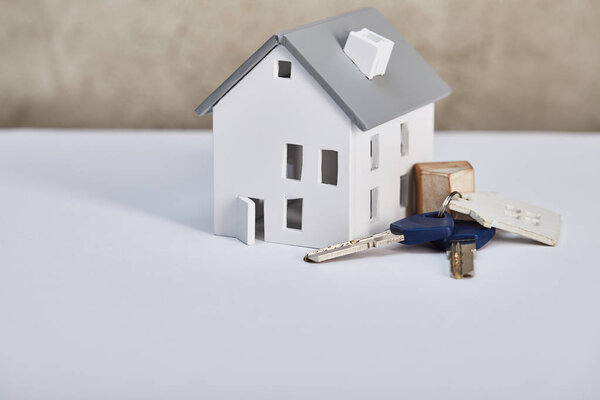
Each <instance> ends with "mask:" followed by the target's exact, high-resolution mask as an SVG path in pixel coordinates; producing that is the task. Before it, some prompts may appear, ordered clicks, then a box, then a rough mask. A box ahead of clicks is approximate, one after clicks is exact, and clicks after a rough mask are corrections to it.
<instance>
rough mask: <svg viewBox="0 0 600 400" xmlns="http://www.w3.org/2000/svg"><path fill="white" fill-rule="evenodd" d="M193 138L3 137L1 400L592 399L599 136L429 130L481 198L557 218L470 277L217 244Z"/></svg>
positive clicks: (484, 260) (598, 292)
mask: <svg viewBox="0 0 600 400" xmlns="http://www.w3.org/2000/svg"><path fill="white" fill-rule="evenodd" d="M211 143H212V136H211V135H210V134H209V133H207V132H203V133H202V132H198V131H196V132H144V131H139V132H122V131H121V132H119V131H112V132H90V131H87V132H86V131H83V132H82V131H39V130H38V131H35V130H8V131H4V132H2V133H0V398H1V399H3V400H7V399H44V400H48V399H245V400H247V399H261V400H265V399H286V400H288V399H311V400H314V399H328V400H329V399H344V400H348V399H401V398H405V399H442V398H443V399H462V400H464V399H545V400H547V399H567V398H568V399H598V398H600V379H599V378H600V289H599V286H600V262H599V261H598V258H599V255H598V253H597V251H598V247H599V245H600V241H599V240H598V238H597V236H596V235H597V234H598V233H597V232H598V227H599V226H600V217H599V215H600V210H599V208H600V206H599V200H600V190H599V189H598V186H599V183H600V179H599V173H600V135H597V134H560V133H541V132H538V133H492V132H485V133H481V132H479V133H478V132H469V133H456V132H454V133H449V132H442V133H438V134H437V135H436V159H437V160H463V159H466V160H469V161H470V162H471V163H472V164H473V166H474V167H475V173H476V188H477V190H479V191H492V190H493V191H498V192H501V193H502V194H505V195H507V196H511V197H514V198H517V199H520V200H524V201H527V202H530V203H533V204H537V205H540V206H543V207H546V208H549V209H551V210H554V211H557V212H560V213H561V214H562V216H563V231H562V238H561V242H560V243H559V245H558V247H556V248H552V247H548V246H544V245H538V244H535V243H534V242H531V241H528V240H523V239H519V238H513V237H511V236H509V235H497V238H496V239H495V240H494V241H492V242H491V243H490V244H489V245H488V246H487V247H486V248H485V249H484V250H482V251H480V252H478V253H477V256H476V272H477V276H476V277H475V278H473V279H470V280H463V281H456V280H453V279H450V278H449V277H448V261H447V259H446V257H445V255H444V254H443V253H438V252H435V251H433V250H430V249H428V248H424V247H408V246H400V245H398V246H392V247H390V248H386V249H381V250H377V251H372V252H370V253H369V254H364V255H356V256H354V257H350V258H349V259H347V260H344V261H339V262H332V263H325V264H320V265H314V264H307V263H305V262H303V261H302V257H303V255H304V253H305V252H306V249H304V248H300V247H291V246H285V245H279V244H270V243H263V242H259V243H258V244H257V245H256V246H254V247H248V246H245V245H243V244H242V243H241V242H239V241H237V240H236V239H231V238H224V237H217V236H214V235H213V234H212V233H211V229H212V228H211V226H212V177H211V176H212V162H211V157H212V156H211Z"/></svg>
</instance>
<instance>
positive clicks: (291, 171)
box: [285, 144, 302, 181]
mask: <svg viewBox="0 0 600 400" xmlns="http://www.w3.org/2000/svg"><path fill="white" fill-rule="evenodd" d="M286 150H287V156H286V164H285V177H286V178H288V179H295V180H298V181H299V180H300V178H301V177H302V146H300V145H299V144H287V146H286Z"/></svg>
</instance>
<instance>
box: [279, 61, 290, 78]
mask: <svg viewBox="0 0 600 400" xmlns="http://www.w3.org/2000/svg"><path fill="white" fill-rule="evenodd" d="M290 76H292V63H291V62H290V61H283V60H279V61H277V77H278V78H287V79H289V78H290Z"/></svg>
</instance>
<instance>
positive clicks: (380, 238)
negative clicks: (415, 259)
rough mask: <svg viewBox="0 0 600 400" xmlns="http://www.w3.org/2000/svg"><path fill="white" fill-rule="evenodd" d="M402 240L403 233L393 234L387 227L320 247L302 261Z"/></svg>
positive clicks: (337, 255)
mask: <svg viewBox="0 0 600 400" xmlns="http://www.w3.org/2000/svg"><path fill="white" fill-rule="evenodd" d="M402 241H404V235H395V234H393V233H392V232H391V231H390V230H389V229H388V230H386V231H383V232H381V233H376V234H374V235H371V236H367V237H364V238H362V239H356V240H350V241H348V242H343V243H339V244H334V245H332V246H329V247H324V248H322V249H317V250H313V251H311V252H309V253H307V254H306V256H304V261H312V262H316V263H319V262H322V261H327V260H331V259H333V258H338V257H342V256H345V255H348V254H353V253H358V252H359V251H363V250H367V249H370V248H372V247H382V246H387V245H388V244H392V243H398V242H402Z"/></svg>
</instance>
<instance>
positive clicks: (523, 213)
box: [450, 192, 560, 246]
mask: <svg viewBox="0 0 600 400" xmlns="http://www.w3.org/2000/svg"><path fill="white" fill-rule="evenodd" d="M450 209H451V210H452V211H456V212H459V213H461V214H466V215H468V216H470V217H471V218H473V219H474V220H475V221H477V222H479V223H480V224H481V225H483V226H485V227H486V228H490V227H495V228H498V229H502V230H505V231H508V232H512V233H516V234H517V235H521V236H524V237H527V238H530V239H533V240H537V241H538V242H541V243H545V244H548V245H550V246H556V245H557V244H558V238H559V237H560V215H559V214H557V213H555V212H552V211H548V210H545V209H543V208H541V207H537V206H533V205H531V204H527V203H523V202H522V201H518V200H513V199H509V198H507V197H504V196H502V195H499V194H498V193H493V192H489V193H477V192H473V193H465V194H463V197H462V198H457V197H455V198H454V199H452V201H451V202H450Z"/></svg>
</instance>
